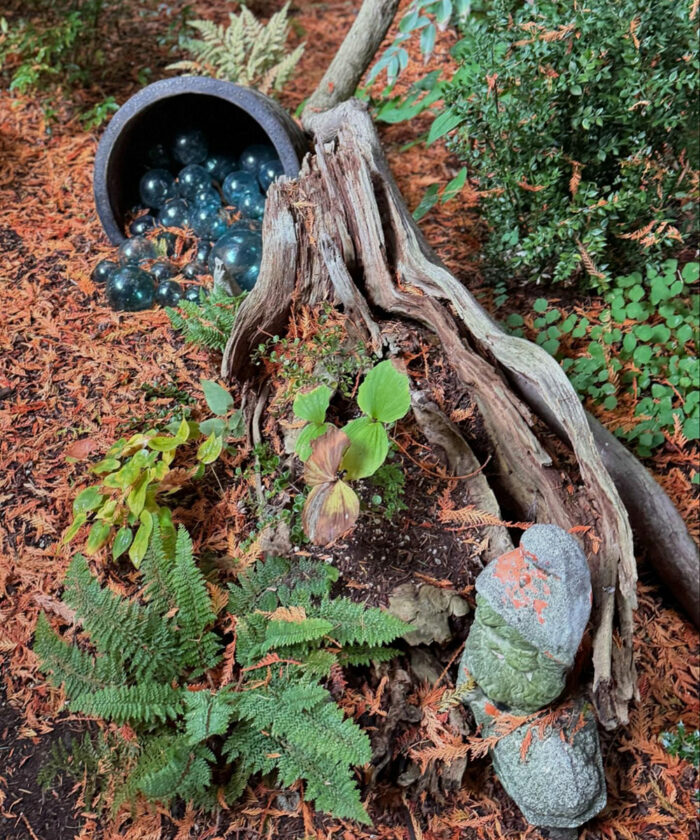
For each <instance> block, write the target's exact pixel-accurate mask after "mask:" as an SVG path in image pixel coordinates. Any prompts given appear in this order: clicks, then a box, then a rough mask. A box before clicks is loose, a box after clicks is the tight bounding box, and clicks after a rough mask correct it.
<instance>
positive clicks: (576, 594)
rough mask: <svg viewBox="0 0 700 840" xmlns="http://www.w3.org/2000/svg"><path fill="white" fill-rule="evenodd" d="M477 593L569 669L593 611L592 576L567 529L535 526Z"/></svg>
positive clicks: (483, 578) (492, 566) (484, 577)
mask: <svg viewBox="0 0 700 840" xmlns="http://www.w3.org/2000/svg"><path fill="white" fill-rule="evenodd" d="M476 591H477V592H478V593H479V594H480V595H481V596H482V597H483V599H484V600H485V601H486V602H487V603H488V605H489V606H490V607H491V609H493V610H494V611H495V612H496V613H498V615H499V616H501V618H502V619H503V620H504V622H505V623H506V624H507V625H508V626H509V627H511V628H513V629H515V630H517V631H518V633H519V634H520V636H522V638H523V639H525V641H527V642H529V643H530V644H531V645H533V646H534V647H535V648H536V649H537V650H538V651H540V652H541V653H542V654H544V655H545V656H546V657H548V658H550V659H553V660H554V661H555V662H557V663H559V664H561V665H565V666H566V667H571V665H572V664H573V661H574V657H575V655H576V651H577V650H578V647H579V645H580V643H581V638H582V636H583V631H584V629H585V627H586V624H587V622H588V618H589V616H590V612H591V601H592V594H591V576H590V572H589V570H588V563H587V562H586V558H585V556H584V554H583V552H582V551H581V549H580V548H579V546H578V543H577V542H576V540H575V539H574V538H573V537H572V536H571V535H570V534H568V533H567V532H566V531H565V530H564V529H563V528H559V527H558V526H557V525H533V526H532V527H531V528H529V529H528V530H527V531H526V532H525V533H524V534H523V536H522V537H521V539H520V547H519V548H516V549H515V550H514V551H510V552H508V553H507V554H503V555H501V556H500V557H498V558H497V559H496V560H493V561H492V562H491V563H489V565H488V566H487V567H486V568H485V569H484V570H483V572H481V574H480V575H479V577H478V578H477V580H476ZM474 676H475V678H476V680H477V682H479V678H478V677H477V676H476V675H474Z"/></svg>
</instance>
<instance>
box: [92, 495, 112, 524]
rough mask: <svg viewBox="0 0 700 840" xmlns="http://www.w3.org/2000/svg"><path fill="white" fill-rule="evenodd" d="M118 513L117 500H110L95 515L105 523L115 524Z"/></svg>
mask: <svg viewBox="0 0 700 840" xmlns="http://www.w3.org/2000/svg"><path fill="white" fill-rule="evenodd" d="M116 512H117V500H116V499H108V500H107V501H106V502H104V504H103V505H102V506H101V507H100V508H99V509H98V510H97V512H96V513H95V516H96V517H97V519H101V520H102V521H103V522H111V523H114V519H115V514H116Z"/></svg>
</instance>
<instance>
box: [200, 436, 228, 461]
mask: <svg viewBox="0 0 700 840" xmlns="http://www.w3.org/2000/svg"><path fill="white" fill-rule="evenodd" d="M223 448H224V441H223V438H221V437H219V436H218V435H216V434H214V432H212V433H211V434H210V435H209V437H208V438H207V439H206V440H205V441H204V443H203V444H202V445H201V446H200V447H199V449H198V450H197V460H198V461H201V462H202V463H203V464H211V463H212V462H213V461H216V459H217V458H218V457H219V455H221V450H222V449H223Z"/></svg>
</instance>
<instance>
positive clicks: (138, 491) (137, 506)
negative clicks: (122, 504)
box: [126, 474, 148, 516]
mask: <svg viewBox="0 0 700 840" xmlns="http://www.w3.org/2000/svg"><path fill="white" fill-rule="evenodd" d="M147 490H148V475H147V474H146V475H143V476H142V477H141V479H140V480H139V483H138V484H137V485H136V486H135V487H134V489H133V490H132V491H131V493H129V495H128V496H127V497H126V504H127V505H128V507H129V510H130V511H131V512H132V513H133V514H134V516H138V515H139V514H140V513H141V511H142V510H143V506H144V504H145V503H146V491H147Z"/></svg>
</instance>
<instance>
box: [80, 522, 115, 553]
mask: <svg viewBox="0 0 700 840" xmlns="http://www.w3.org/2000/svg"><path fill="white" fill-rule="evenodd" d="M111 530H112V526H111V525H110V524H109V522H101V521H100V520H99V519H98V520H97V522H95V523H93V525H92V528H90V533H89V534H88V538H87V542H86V543H85V553H86V554H87V555H88V556H89V555H91V554H94V553H95V552H96V551H98V550H99V549H100V548H102V546H103V545H104V544H105V543H106V542H107V538H108V537H109V532H110V531H111Z"/></svg>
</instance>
